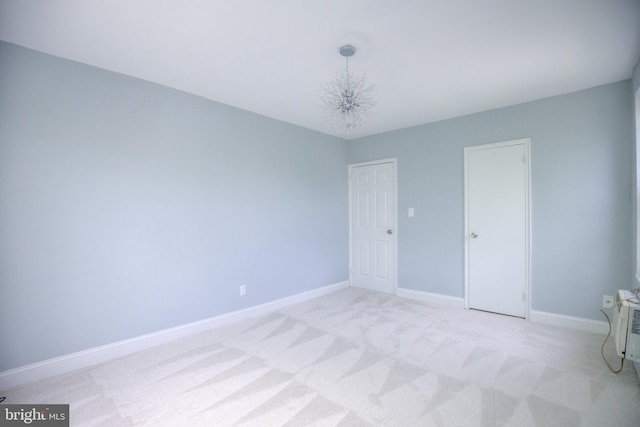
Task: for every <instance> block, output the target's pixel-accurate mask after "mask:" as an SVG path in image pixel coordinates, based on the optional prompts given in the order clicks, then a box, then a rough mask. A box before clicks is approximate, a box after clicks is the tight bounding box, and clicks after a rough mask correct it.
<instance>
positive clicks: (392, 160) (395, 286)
mask: <svg viewBox="0 0 640 427" xmlns="http://www.w3.org/2000/svg"><path fill="white" fill-rule="evenodd" d="M384 163H391V166H392V170H393V172H392V173H393V181H394V185H393V191H394V193H395V197H394V206H392V209H393V210H394V212H395V213H396V214H395V221H394V224H393V232H394V233H396V244H395V248H394V249H395V251H394V253H393V254H392V256H393V257H394V258H395V262H394V264H395V271H394V274H393V292H392V293H393V294H396V293H397V291H398V159H397V158H396V157H391V158H388V159H380V160H372V161H369V162H361V163H351V164H349V167H348V171H347V172H348V175H347V179H348V181H347V182H348V183H349V286H353V221H352V218H353V206H352V205H351V199H352V197H351V196H352V194H351V174H352V172H353V168H356V167H361V166H371V165H380V164H384Z"/></svg>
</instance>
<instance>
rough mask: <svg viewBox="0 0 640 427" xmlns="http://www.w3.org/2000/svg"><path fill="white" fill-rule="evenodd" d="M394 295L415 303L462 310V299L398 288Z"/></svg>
mask: <svg viewBox="0 0 640 427" xmlns="http://www.w3.org/2000/svg"><path fill="white" fill-rule="evenodd" d="M396 295H398V296H399V297H402V298H409V299H413V300H416V301H422V302H430V303H435V304H440V305H446V306H448V307H453V308H464V298H460V297H452V296H449V295H442V294H433V293H430V292H424V291H416V290H415V289H406V288H398V289H396Z"/></svg>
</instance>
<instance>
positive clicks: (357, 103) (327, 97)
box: [321, 45, 376, 134]
mask: <svg viewBox="0 0 640 427" xmlns="http://www.w3.org/2000/svg"><path fill="white" fill-rule="evenodd" d="M354 53H355V48H354V47H353V46H350V45H346V46H342V47H341V48H340V54H341V55H342V56H344V57H345V58H346V61H347V66H346V68H345V69H344V70H343V71H340V72H338V73H337V74H336V76H335V77H334V78H333V80H331V81H329V82H328V83H327V84H325V85H324V86H323V87H322V90H323V94H322V96H321V99H322V101H323V103H324V112H325V115H326V118H327V120H328V121H329V123H330V124H331V125H332V126H334V127H335V128H336V129H337V130H338V131H339V132H342V131H346V133H347V134H348V133H349V131H351V130H353V129H356V128H359V127H362V126H363V125H364V124H365V123H366V122H367V120H369V118H370V117H371V111H372V109H373V108H374V107H375V106H376V101H375V99H374V97H373V94H374V91H375V86H374V85H372V84H369V83H368V82H367V80H366V78H365V76H364V75H357V74H355V73H352V72H350V71H349V57H350V56H352V55H353V54H354Z"/></svg>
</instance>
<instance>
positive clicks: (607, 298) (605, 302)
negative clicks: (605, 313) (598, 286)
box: [602, 295, 613, 308]
mask: <svg viewBox="0 0 640 427" xmlns="http://www.w3.org/2000/svg"><path fill="white" fill-rule="evenodd" d="M602 307H604V308H611V307H613V297H612V296H611V295H602Z"/></svg>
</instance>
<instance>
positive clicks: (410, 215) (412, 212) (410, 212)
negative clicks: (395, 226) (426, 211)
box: [409, 208, 414, 218]
mask: <svg viewBox="0 0 640 427" xmlns="http://www.w3.org/2000/svg"><path fill="white" fill-rule="evenodd" d="M413 216H414V211H413V208H409V218H413Z"/></svg>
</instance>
